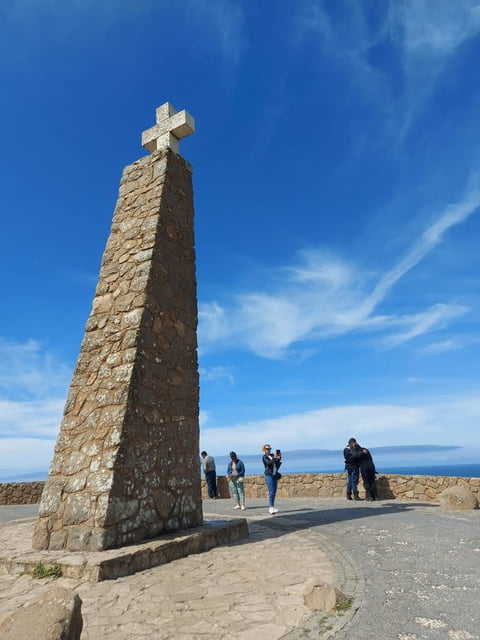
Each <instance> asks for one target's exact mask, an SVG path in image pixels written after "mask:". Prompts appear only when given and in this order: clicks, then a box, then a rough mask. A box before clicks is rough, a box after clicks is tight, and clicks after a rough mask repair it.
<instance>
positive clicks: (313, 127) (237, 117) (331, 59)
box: [0, 0, 480, 478]
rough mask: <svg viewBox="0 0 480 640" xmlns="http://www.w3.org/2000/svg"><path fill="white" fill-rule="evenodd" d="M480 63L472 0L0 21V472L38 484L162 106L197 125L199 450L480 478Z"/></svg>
mask: <svg viewBox="0 0 480 640" xmlns="http://www.w3.org/2000/svg"><path fill="white" fill-rule="evenodd" d="M479 59H480V0H457V2H454V3H452V2H451V1H450V0H411V1H408V0H403V1H400V0H368V1H367V0H365V1H361V0H358V1H357V2H354V3H352V2H350V1H347V0H323V1H322V0H297V1H296V2H291V1H290V0H276V2H275V3H262V2H255V1H253V0H209V1H208V2H205V1H201V0H169V1H168V2H167V0H136V1H135V2H134V3H133V2H127V1H126V0H66V1H65V2H61V3H60V2H58V1H57V0H13V1H12V2H4V3H1V4H0V86H1V88H2V91H1V93H0V122H1V129H0V131H1V148H2V159H1V163H2V167H1V172H0V211H1V219H2V224H1V229H2V232H1V235H0V282H1V304H2V308H1V313H0V478H2V477H6V476H12V477H13V476H15V477H21V476H22V475H23V476H27V475H28V474H30V473H33V472H37V471H39V470H40V471H41V470H46V469H48V465H49V463H50V460H51V457H52V452H53V447H54V443H55V439H56V437H57V434H58V431H59V428H60V423H61V419H62V413H63V406H64V403H65V398H66V394H67V392H68V387H69V384H70V380H71V376H72V371H73V367H74V365H75V361H76V358H77V356H78V353H79V346H80V342H81V340H82V337H83V332H84V327H85V323H86V320H87V318H88V315H89V313H90V309H91V302H92V299H93V294H94V290H95V286H96V282H97V277H98V272H99V267H100V261H101V257H102V254H103V251H104V247H105V243H106V240H107V238H108V234H109V230H110V225H111V221H112V215H113V211H114V207H115V202H116V198H117V193H118V184H119V180H120V176H121V173H122V170H123V167H124V166H125V165H128V164H131V163H132V162H134V161H136V160H137V159H138V158H140V157H143V156H144V155H146V153H147V152H146V150H144V149H143V148H142V147H141V142H140V140H141V132H142V131H143V130H145V129H148V128H149V127H151V126H152V125H153V124H154V123H155V108H156V107H157V106H159V105H161V104H163V103H164V102H167V101H168V102H170V103H172V104H173V105H174V106H175V107H176V108H177V109H179V110H180V109H187V111H188V112H189V113H191V114H192V116H193V117H194V118H195V121H196V132H195V134H194V135H192V136H190V137H189V138H186V139H185V140H183V141H182V143H181V147H180V150H181V154H182V155H183V156H184V157H185V158H186V159H187V160H188V161H189V162H190V163H191V164H192V165H193V168H194V173H193V181H194V194H195V195H194V198H195V203H194V204H195V215H196V222H195V225H196V252H197V279H198V305H199V331H198V340H199V368H200V423H201V431H200V435H201V448H205V449H207V450H208V451H209V452H210V453H212V454H213V455H224V454H225V453H228V451H230V450H232V449H235V450H236V451H237V453H239V455H243V454H245V455H247V454H254V453H256V452H259V451H260V448H261V446H262V445H263V444H264V443H266V442H269V443H270V444H272V445H273V446H274V448H276V447H280V448H281V449H282V450H284V451H288V450H297V449H302V450H303V449H322V450H325V449H328V450H340V449H343V447H344V446H345V444H346V441H347V440H348V438H349V437H352V436H354V437H356V438H357V440H358V441H359V442H361V443H362V444H364V445H365V446H369V447H395V446H399V445H406V446H409V445H410V446H415V445H429V444H435V445H444V446H451V447H458V449H452V450H450V451H451V452H453V453H451V456H456V458H455V459H461V460H464V461H465V462H470V461H478V457H479V454H480V445H479V444H478V441H477V437H476V434H477V433H478V425H479V422H480V395H479V389H480V365H479V363H480V323H479V319H480V318H479V313H480V251H479V250H478V238H479V232H480V162H479V160H480V84H479V66H478V60H479ZM435 456H436V453H435V452H434V450H433V449H431V450H429V448H428V447H427V449H426V450H425V453H424V458H422V460H421V462H424V463H426V464H428V463H432V464H434V463H436V462H437V458H436V457H435ZM452 459H453V458H452ZM416 462H417V464H418V463H419V460H418V457H417V458H416ZM285 470H286V471H287V469H285Z"/></svg>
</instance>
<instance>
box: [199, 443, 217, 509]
mask: <svg viewBox="0 0 480 640" xmlns="http://www.w3.org/2000/svg"><path fill="white" fill-rule="evenodd" d="M200 455H201V456H202V462H201V464H202V469H203V473H204V474H205V480H206V482H207V489H208V497H209V498H216V497H217V472H216V468H215V460H214V459H213V458H212V456H209V455H208V453H207V452H206V451H202V453H201V454H200Z"/></svg>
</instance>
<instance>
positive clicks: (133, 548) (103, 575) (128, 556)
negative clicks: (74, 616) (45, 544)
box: [0, 518, 249, 582]
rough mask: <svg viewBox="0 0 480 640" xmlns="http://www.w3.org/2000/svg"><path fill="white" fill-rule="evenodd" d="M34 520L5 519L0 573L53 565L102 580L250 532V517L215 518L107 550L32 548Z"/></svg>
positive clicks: (64, 572) (74, 574) (19, 572)
mask: <svg viewBox="0 0 480 640" xmlns="http://www.w3.org/2000/svg"><path fill="white" fill-rule="evenodd" d="M34 523H35V520H34V519H31V520H30V519H29V520H17V521H15V522H9V523H5V524H1V525H0V548H1V549H2V551H1V552H0V554H1V555H0V575H25V574H27V575H32V573H33V571H34V569H35V568H36V567H37V570H38V568H39V567H43V568H45V569H46V570H48V569H49V568H51V567H53V568H54V571H56V572H57V573H58V574H60V575H62V576H63V577H65V578H72V579H75V580H88V581H90V582H101V581H102V580H113V579H115V578H120V577H121V576H128V575H132V574H134V573H136V572H137V571H144V570H145V569H151V568H152V567H156V566H158V565H161V564H166V563H167V562H171V561H172V560H178V559H179V558H183V557H185V556H188V555H191V554H194V553H202V552H204V551H208V550H209V549H212V548H213V547H217V546H219V545H223V544H229V543H231V542H236V541H237V540H241V539H243V538H247V537H248V535H249V532H248V524H247V521H246V519H245V518H235V519H233V520H210V521H208V522H204V524H203V525H202V526H200V527H195V528H192V529H188V530H186V531H177V532H175V533H172V534H168V535H163V536H162V537H161V538H156V539H153V540H147V541H145V542H143V543H139V544H134V545H128V546H126V547H120V548H118V549H108V550H106V551H93V552H88V551H76V552H71V551H36V550H32V549H31V539H32V530H33V526H34Z"/></svg>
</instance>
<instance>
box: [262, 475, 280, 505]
mask: <svg viewBox="0 0 480 640" xmlns="http://www.w3.org/2000/svg"><path fill="white" fill-rule="evenodd" d="M265 482H266V483H267V487H268V506H269V507H273V506H274V505H275V496H276V495H277V483H278V480H277V478H273V477H272V476H265Z"/></svg>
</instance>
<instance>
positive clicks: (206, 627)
mask: <svg viewBox="0 0 480 640" xmlns="http://www.w3.org/2000/svg"><path fill="white" fill-rule="evenodd" d="M214 502H215V503H218V504H213V503H214ZM215 507H217V508H215ZM252 507H253V505H252ZM222 509H223V510H224V511H225V514H223V513H222V514H221V516H219V514H218V511H219V510H220V511H221V510H222ZM204 514H205V517H206V518H214V517H217V518H218V517H222V518H224V517H225V518H228V517H232V518H233V517H235V516H236V512H234V511H233V512H232V504H231V502H230V501H229V500H228V501H227V500H225V501H221V500H218V501H212V502H210V501H208V502H206V503H205V506H204ZM242 515H245V516H246V517H247V520H248V526H249V530H250V536H249V537H248V538H245V539H242V540H238V541H236V542H232V543H229V544H226V545H222V546H218V547H215V548H213V549H211V550H210V551H207V552H205V553H202V554H195V555H191V556H188V557H184V558H180V559H179V560H175V561H174V562H171V563H169V564H165V565H162V566H158V567H155V568H152V569H148V570H146V571H142V572H139V573H136V574H134V575H131V576H125V577H121V578H118V579H116V580H108V581H103V582H98V583H92V582H87V581H85V580H79V579H72V578H65V577H62V578H58V579H57V580H55V581H54V580H53V579H51V578H48V579H45V580H34V579H33V578H31V577H30V576H27V575H23V576H11V575H5V576H0V618H1V617H3V616H4V615H7V614H9V613H10V612H11V611H14V610H15V609H16V608H18V607H19V606H21V605H22V604H24V603H26V602H28V601H30V600H31V599H33V598H36V597H38V596H40V595H41V594H42V593H43V592H44V591H46V590H48V589H49V588H51V586H52V585H54V584H55V585H59V586H65V587H67V588H69V589H74V590H75V591H76V592H77V593H78V594H79V595H80V597H81V598H82V600H83V605H82V614H83V617H84V630H83V632H82V640H114V639H115V640H132V638H135V639H136V638H145V639H149V640H171V639H172V638H175V640H197V639H198V640H202V639H203V638H205V639H207V638H208V640H258V638H262V640H278V639H280V638H282V637H286V634H289V633H291V632H292V631H293V630H295V629H303V628H304V626H305V625H307V623H308V621H309V620H311V619H312V612H311V611H310V610H309V609H308V608H307V607H305V605H304V602H303V590H304V588H305V585H306V584H307V583H308V582H309V581H310V580H311V579H312V578H319V579H322V580H324V581H326V582H329V583H331V584H337V582H339V583H343V580H344V576H345V575H349V576H351V575H353V573H354V572H353V570H352V569H351V568H350V567H348V566H346V564H347V565H348V560H346V559H345V556H344V555H343V553H342V552H341V550H340V549H338V547H337V546H336V545H335V544H332V543H331V542H330V541H329V540H328V539H327V538H325V537H324V536H323V535H321V534H319V533H316V532H313V531H305V530H298V531H296V530H295V529H293V528H292V529H290V530H288V531H285V530H282V529H280V528H275V527H271V526H270V525H274V524H275V522H274V519H273V518H272V517H271V516H270V515H269V514H268V512H267V509H266V508H265V509H258V511H257V510H256V509H254V508H251V509H247V511H245V512H242ZM0 544H1V541H0ZM351 586H352V587H353V586H354V583H353V582H352V583H351ZM322 615H323V614H322ZM344 622H345V620H343V621H342V624H344ZM317 630H318V626H317Z"/></svg>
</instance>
